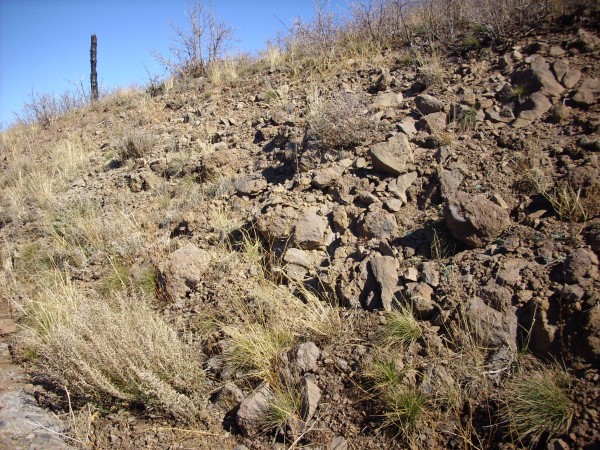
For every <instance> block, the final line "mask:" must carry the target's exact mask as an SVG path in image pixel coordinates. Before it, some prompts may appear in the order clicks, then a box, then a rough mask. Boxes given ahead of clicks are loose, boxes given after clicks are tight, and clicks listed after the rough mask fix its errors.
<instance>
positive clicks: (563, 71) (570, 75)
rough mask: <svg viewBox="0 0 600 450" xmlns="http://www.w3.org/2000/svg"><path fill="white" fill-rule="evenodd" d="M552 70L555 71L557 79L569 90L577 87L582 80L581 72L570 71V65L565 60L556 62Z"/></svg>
mask: <svg viewBox="0 0 600 450" xmlns="http://www.w3.org/2000/svg"><path fill="white" fill-rule="evenodd" d="M552 70H554V74H555V75H556V79H557V80H558V81H559V82H560V83H562V85H563V86H564V87H566V88H567V89H572V88H573V87H575V85H576V84H577V83H578V82H579V79H580V78H581V72H580V71H579V70H575V69H570V68H569V64H568V63H567V61H565V60H564V59H559V60H557V61H555V62H554V64H553V65H552Z"/></svg>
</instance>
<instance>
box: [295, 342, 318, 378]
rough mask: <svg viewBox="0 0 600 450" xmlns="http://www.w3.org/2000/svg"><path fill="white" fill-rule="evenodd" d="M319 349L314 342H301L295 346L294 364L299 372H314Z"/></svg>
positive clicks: (316, 366) (316, 367)
mask: <svg viewBox="0 0 600 450" xmlns="http://www.w3.org/2000/svg"><path fill="white" fill-rule="evenodd" d="M319 356H321V350H319V347H317V345H316V344H315V343H314V342H303V343H302V344H299V345H298V347H296V366H297V367H298V369H299V370H300V371H301V372H316V371H317V369H318V364H317V361H318V360H319Z"/></svg>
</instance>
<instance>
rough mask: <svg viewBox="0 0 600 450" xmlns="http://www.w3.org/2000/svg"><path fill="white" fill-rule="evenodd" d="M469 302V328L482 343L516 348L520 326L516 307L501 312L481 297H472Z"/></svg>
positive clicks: (491, 346) (466, 312)
mask: <svg viewBox="0 0 600 450" xmlns="http://www.w3.org/2000/svg"><path fill="white" fill-rule="evenodd" d="M468 302H469V303H468V305H467V308H466V310H465V315H466V319H467V323H468V325H469V330H470V331H472V332H473V333H475V335H476V336H477V338H478V339H480V341H481V344H482V345H484V346H485V347H488V348H494V347H502V346H508V347H510V348H511V349H513V350H516V348H517V330H518V327H519V325H518V323H517V315H516V308H515V307H513V306H511V307H509V308H508V310H507V311H506V312H499V311H496V310H495V309H493V308H491V307H489V306H488V305H486V304H485V303H484V301H483V300H482V299H481V298H479V297H472V298H471V299H469V301H468Z"/></svg>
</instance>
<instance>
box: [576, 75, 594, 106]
mask: <svg viewBox="0 0 600 450" xmlns="http://www.w3.org/2000/svg"><path fill="white" fill-rule="evenodd" d="M599 94H600V80H597V79H596V78H586V79H585V80H584V81H583V83H581V87H580V88H579V89H577V92H575V95H574V96H573V102H574V103H575V104H576V105H577V106H581V107H584V108H585V107H588V106H592V105H595V104H596V103H597V102H598V95H599Z"/></svg>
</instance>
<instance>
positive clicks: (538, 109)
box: [513, 92, 552, 128]
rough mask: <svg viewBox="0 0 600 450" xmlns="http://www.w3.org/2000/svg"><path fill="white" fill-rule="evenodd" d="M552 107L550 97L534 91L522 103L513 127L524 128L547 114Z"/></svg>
mask: <svg viewBox="0 0 600 450" xmlns="http://www.w3.org/2000/svg"><path fill="white" fill-rule="evenodd" d="M550 108H552V103H550V100H548V97H546V96H545V95H544V94H541V93H539V92H534V93H533V94H531V96H530V97H529V98H528V99H527V100H526V101H525V102H524V103H523V104H522V105H521V107H520V112H519V116H518V118H517V120H515V122H514V123H513V127H515V128H522V127H524V126H527V125H529V124H530V123H531V122H533V121H534V120H537V119H539V118H541V117H542V116H543V115H544V114H546V113H547V112H548V111H549V110H550Z"/></svg>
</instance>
